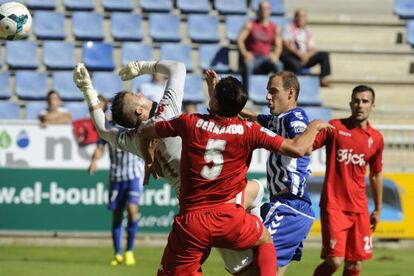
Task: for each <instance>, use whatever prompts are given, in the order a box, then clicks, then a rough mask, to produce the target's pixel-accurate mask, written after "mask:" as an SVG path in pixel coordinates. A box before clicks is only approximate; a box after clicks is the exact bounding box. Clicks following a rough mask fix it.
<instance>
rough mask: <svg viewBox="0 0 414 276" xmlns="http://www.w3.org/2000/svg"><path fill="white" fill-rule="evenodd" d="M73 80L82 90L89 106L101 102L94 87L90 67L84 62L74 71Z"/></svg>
mask: <svg viewBox="0 0 414 276" xmlns="http://www.w3.org/2000/svg"><path fill="white" fill-rule="evenodd" d="M73 81H74V82H75V84H76V86H77V87H78V88H79V90H81V91H82V93H83V96H84V98H85V101H86V102H87V103H88V106H89V107H93V106H95V105H97V104H99V99H98V93H96V91H95V89H94V88H93V85H92V81H91V77H90V76H89V72H88V69H86V67H85V65H84V64H83V63H78V64H77V65H76V67H75V70H74V71H73Z"/></svg>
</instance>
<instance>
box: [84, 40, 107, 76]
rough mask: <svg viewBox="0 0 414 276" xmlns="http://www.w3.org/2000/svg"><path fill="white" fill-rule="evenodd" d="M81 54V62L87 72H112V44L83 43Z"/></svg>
mask: <svg viewBox="0 0 414 276" xmlns="http://www.w3.org/2000/svg"><path fill="white" fill-rule="evenodd" d="M82 52H83V54H82V60H83V62H84V63H85V66H86V67H87V68H88V69H89V70H114V68H115V65H114V58H113V46H112V44H107V43H100V42H92V41H89V42H84V43H83V45H82Z"/></svg>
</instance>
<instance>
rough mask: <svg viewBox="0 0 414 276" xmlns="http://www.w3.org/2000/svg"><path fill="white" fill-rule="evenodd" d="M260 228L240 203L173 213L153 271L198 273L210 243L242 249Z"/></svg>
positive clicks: (249, 243)
mask: <svg viewBox="0 0 414 276" xmlns="http://www.w3.org/2000/svg"><path fill="white" fill-rule="evenodd" d="M262 232H263V225H262V223H261V222H260V219H259V218H257V217H256V216H253V215H250V214H248V213H246V211H245V209H244V208H243V207H242V206H240V205H235V204H223V205H221V206H218V207H214V208H209V209H204V210H195V211H190V212H188V213H185V214H183V215H177V216H176V217H175V219H174V223H173V227H172V231H171V233H170V235H169V236H168V243H167V246H166V247H165V250H164V255H163V257H162V260H161V265H160V267H159V269H158V274H157V275H201V265H202V264H203V262H204V261H205V260H206V259H207V257H208V255H209V254H210V250H211V248H212V247H222V248H230V249H236V250H244V249H247V248H250V247H253V246H254V245H255V243H256V242H257V240H258V239H259V238H260V236H261V235H262Z"/></svg>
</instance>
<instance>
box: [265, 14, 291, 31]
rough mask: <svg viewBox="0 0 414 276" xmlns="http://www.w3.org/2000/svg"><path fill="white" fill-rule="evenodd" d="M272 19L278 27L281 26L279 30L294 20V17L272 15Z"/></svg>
mask: <svg viewBox="0 0 414 276" xmlns="http://www.w3.org/2000/svg"><path fill="white" fill-rule="evenodd" d="M270 21H272V22H273V23H275V24H276V25H277V26H278V27H279V32H281V31H282V28H283V27H284V26H285V25H286V24H288V23H290V22H292V21H293V19H292V18H290V17H284V16H271V17H270Z"/></svg>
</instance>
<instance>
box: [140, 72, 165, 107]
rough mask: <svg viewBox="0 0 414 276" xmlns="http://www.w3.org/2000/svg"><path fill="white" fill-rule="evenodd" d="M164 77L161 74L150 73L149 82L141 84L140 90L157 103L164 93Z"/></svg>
mask: <svg viewBox="0 0 414 276" xmlns="http://www.w3.org/2000/svg"><path fill="white" fill-rule="evenodd" d="M165 84H166V79H165V77H164V76H163V75H162V74H159V73H155V74H153V75H152V79H151V82H147V83H144V84H142V85H141V87H140V88H139V90H140V92H141V93H142V94H143V95H144V96H146V97H147V98H148V99H150V100H151V101H153V102H156V103H159V102H160V101H161V98H162V96H163V95H164V90H165Z"/></svg>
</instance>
